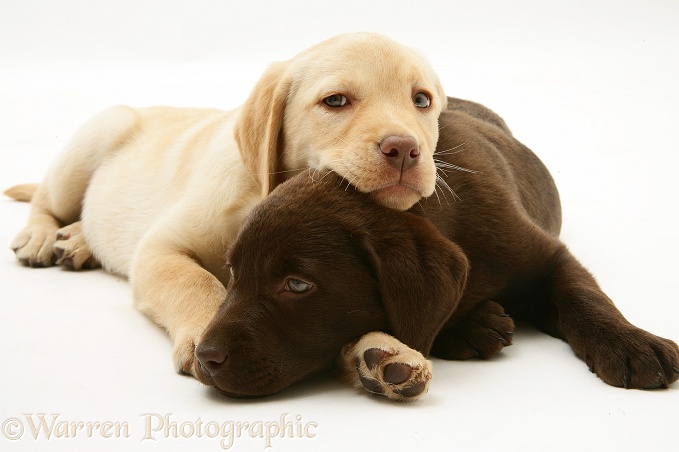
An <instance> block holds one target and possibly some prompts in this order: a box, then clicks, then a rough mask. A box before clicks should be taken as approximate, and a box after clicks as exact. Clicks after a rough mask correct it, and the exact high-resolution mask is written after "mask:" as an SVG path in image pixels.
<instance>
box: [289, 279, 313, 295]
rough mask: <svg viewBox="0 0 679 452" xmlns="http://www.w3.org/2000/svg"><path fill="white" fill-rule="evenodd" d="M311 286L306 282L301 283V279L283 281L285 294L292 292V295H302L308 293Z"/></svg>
mask: <svg viewBox="0 0 679 452" xmlns="http://www.w3.org/2000/svg"><path fill="white" fill-rule="evenodd" d="M312 287H313V286H312V285H311V284H309V283H308V282H306V281H302V280H301V279H294V278H289V279H288V280H287V281H285V291H286V292H292V293H297V294H300V293H304V292H308V291H309V290H311V288H312Z"/></svg>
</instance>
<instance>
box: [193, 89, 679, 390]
mask: <svg viewBox="0 0 679 452" xmlns="http://www.w3.org/2000/svg"><path fill="white" fill-rule="evenodd" d="M439 122H440V130H441V134H440V138H439V143H438V152H437V153H436V155H435V157H436V158H437V159H438V160H437V166H438V171H439V190H438V191H437V194H436V196H432V197H431V198H429V199H425V200H422V201H421V202H420V203H418V204H417V205H416V206H415V207H413V208H412V209H411V210H410V211H407V212H400V211H396V210H391V209H388V208H385V207H382V206H380V205H378V204H377V203H376V202H374V200H372V199H371V196H370V194H365V193H361V192H359V191H357V190H356V189H354V187H353V186H350V185H349V184H348V183H347V182H346V181H345V180H344V179H342V178H341V177H339V176H337V175H336V174H335V173H331V172H328V173H310V172H309V173H303V174H301V175H298V176H296V177H295V178H293V179H291V180H289V181H287V182H285V183H283V184H282V185H280V186H279V187H277V188H276V190H275V191H274V192H272V193H271V195H269V197H268V198H266V200H265V201H263V202H262V203H261V204H260V205H259V206H258V207H257V208H256V209H255V210H254V211H253V212H252V213H251V215H250V216H249V217H248V219H247V220H246V222H245V223H244V226H243V228H242V229H241V231H240V232H239V235H238V237H237V240H236V241H235V243H234V245H233V246H232V248H231V249H230V251H229V254H228V261H229V265H230V269H231V280H230V283H229V290H228V295H227V298H226V300H225V301H224V303H223V304H222V306H221V307H220V309H219V311H218V313H217V315H216V317H215V318H214V319H213V320H212V322H211V324H210V326H209V327H208V329H207V331H206V332H205V334H204V335H203V337H202V341H201V343H200V344H199V345H198V346H197V348H196V356H197V358H198V360H199V362H200V366H199V372H198V374H199V375H198V377H199V379H200V380H201V381H202V382H204V383H205V384H208V385H214V386H216V387H217V388H219V389H220V390H222V391H223V392H225V393H227V394H230V395H235V396H261V395H267V394H272V393H275V392H277V391H280V390H281V389H283V388H285V387H286V386H289V385H290V384H292V383H294V382H297V381H299V380H302V379H304V378H305V377H307V376H309V375H311V374H314V373H317V372H320V371H322V370H324V369H328V368H331V367H332V366H333V364H334V363H335V361H336V359H337V357H338V356H340V355H341V356H342V358H343V359H342V360H340V362H341V363H342V365H343V366H344V367H345V368H346V369H345V370H347V371H349V372H350V374H353V377H352V379H353V380H356V381H358V382H360V383H361V384H362V385H363V386H365V387H366V388H367V389H368V390H370V391H372V392H379V393H383V394H385V395H387V396H389V397H391V398H400V399H405V400H409V399H413V398H417V397H419V396H420V395H422V394H423V393H424V391H425V389H426V385H427V384H428V380H429V378H430V376H431V367H430V366H428V361H427V360H426V358H425V356H427V355H428V354H430V353H431V354H432V355H434V356H438V357H441V358H444V359H466V358H470V357H480V358H487V357H490V356H492V355H493V354H495V353H497V352H498V351H500V350H501V349H502V347H503V346H506V345H509V344H511V334H512V331H513V327H514V325H513V322H512V320H511V318H510V317H509V315H511V316H516V317H523V318H526V319H528V320H530V321H531V322H532V323H534V324H535V325H536V326H537V328H539V329H540V330H542V331H544V332H546V333H548V334H551V335H553V336H555V337H558V338H561V339H563V340H565V341H566V342H568V343H569V344H570V345H571V347H572V348H573V350H574V352H575V353H576V354H577V355H578V356H580V357H581V358H582V359H583V360H584V361H585V362H586V363H587V365H588V366H589V368H590V369H591V370H592V371H593V372H596V373H597V374H598V375H599V377H600V378H601V379H602V380H603V381H605V382H606V383H608V384H610V385H613V386H619V387H625V388H646V389H651V388H666V387H667V386H668V385H669V384H671V383H672V382H674V381H676V380H677V378H678V377H679V349H678V348H677V345H676V344H675V343H674V342H672V341H670V340H668V339H663V338H661V337H658V336H655V335H653V334H650V333H648V332H646V331H644V330H642V329H640V328H637V327H636V326H634V325H632V324H631V323H629V322H628V321H627V320H626V319H625V318H624V317H623V315H622V314H621V313H620V312H619V311H618V310H617V309H616V307H615V306H614V304H613V303H612V302H611V300H610V299H609V298H608V297H607V296H606V294H605V293H604V292H603V291H602V290H601V289H600V288H599V286H598V285H597V283H596V281H595V280H594V278H593V277H592V275H591V274H590V273H589V272H588V271H587V270H586V269H585V268H584V267H583V266H582V265H581V264H580V263H579V262H578V261H577V260H576V259H575V257H573V255H571V253H570V252H569V251H568V250H567V249H566V247H565V246H564V244H563V243H562V242H561V241H560V240H559V238H558V235H559V230H560V226H561V208H560V203H559V196H558V192H557V189H556V187H555V185H554V182H553V180H552V178H551V176H550V174H549V172H548V171H547V169H546V168H545V167H544V165H543V164H542V163H541V162H540V160H539V159H538V158H537V157H536V156H535V155H534V154H533V153H532V152H531V151H530V150H529V149H528V148H526V147H525V146H523V145H522V144H521V143H519V142H518V141H517V140H516V139H515V138H514V137H513V136H512V134H511V132H510V131H509V129H508V128H507V126H506V125H505V123H504V121H503V120H502V119H501V118H500V117H498V116H497V115H495V114H494V113H493V112H491V111H490V110H488V109H486V108H485V107H482V106H481V105H478V104H474V103H471V102H467V101H462V100H458V99H449V103H448V110H447V111H445V112H444V113H443V114H442V115H441V117H440V120H439ZM377 331H381V332H384V333H388V334H389V335H391V336H387V335H386V334H384V333H372V332H377ZM361 337H363V338H362V339H361V340H360V341H358V342H356V341H357V340H358V339H359V338H361ZM364 343H365V344H364ZM346 344H349V345H348V346H345V345H346ZM359 344H363V345H360V346H359ZM380 344H381V345H380ZM385 344H386V345H385Z"/></svg>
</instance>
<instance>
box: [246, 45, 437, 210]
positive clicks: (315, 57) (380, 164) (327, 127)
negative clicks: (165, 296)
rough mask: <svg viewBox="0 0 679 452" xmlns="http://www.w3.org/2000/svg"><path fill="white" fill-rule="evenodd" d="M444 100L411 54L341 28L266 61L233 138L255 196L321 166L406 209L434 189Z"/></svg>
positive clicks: (432, 76)
mask: <svg viewBox="0 0 679 452" xmlns="http://www.w3.org/2000/svg"><path fill="white" fill-rule="evenodd" d="M445 106H446V97H445V95H444V93H443V89H442V88H441V84H440V82H439V80H438V77H437V76H436V74H435V73H434V71H433V70H432V69H431V68H430V66H429V64H428V63H427V62H426V61H425V59H424V58H423V57H422V56H421V55H419V53H417V52H416V51H414V50H412V49H410V48H407V47H404V46H402V45H400V44H398V43H396V42H395V41H393V40H391V39H389V38H386V37H384V36H381V35H377V34H372V33H355V34H348V35H340V36H337V37H335V38H332V39H329V40H327V41H324V42H322V43H320V44H318V45H316V46H314V47H312V48H310V49H308V50H306V51H304V52H302V53H301V54H299V55H298V56H296V57H295V58H293V59H292V60H290V61H287V62H284V63H276V64H274V65H272V66H271V68H270V69H269V70H268V71H267V72H266V73H265V74H264V76H263V77H262V79H260V81H259V82H258V84H257V86H256V87H255V89H254V90H253V92H252V94H251V96H250V98H249V99H248V101H247V102H246V104H245V105H244V107H243V110H242V113H241V116H240V118H239V121H238V123H237V126H236V140H237V141H238V144H239V147H240V150H241V153H242V155H243V159H244V161H245V162H246V165H247V166H248V167H249V169H250V170H251V172H252V173H253V175H255V177H256V178H257V179H258V180H259V181H260V185H261V187H262V193H263V194H264V195H265V194H267V193H268V192H269V191H270V190H272V189H273V188H274V186H275V185H276V184H277V183H278V182H280V181H282V180H284V179H286V178H287V177H290V176H292V175H294V174H295V173H297V172H300V171H303V170H307V169H311V170H319V171H321V170H326V169H330V170H333V171H335V172H337V173H338V174H339V175H341V176H342V177H344V178H345V179H346V180H347V181H349V182H350V183H351V184H352V185H353V186H355V187H356V188H357V189H358V190H360V191H362V192H366V193H371V195H372V196H373V197H374V198H375V199H376V200H377V202H379V203H380V204H382V205H385V206H387V207H390V208H395V209H399V210H405V209H408V208H410V207H411V206H412V205H413V204H415V203H416V202H417V201H418V200H419V199H420V198H422V197H427V196H430V195H431V194H432V193H433V192H434V189H435V182H436V168H435V165H434V160H433V153H434V150H435V148H436V142H437V140H438V116H439V114H440V113H441V111H442V110H443V109H444V108H445ZM311 174H312V176H313V172H312V173H311Z"/></svg>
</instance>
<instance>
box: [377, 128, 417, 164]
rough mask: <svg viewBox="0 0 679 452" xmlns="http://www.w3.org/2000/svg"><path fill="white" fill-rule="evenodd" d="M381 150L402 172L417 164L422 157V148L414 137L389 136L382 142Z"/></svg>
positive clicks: (390, 162)
mask: <svg viewBox="0 0 679 452" xmlns="http://www.w3.org/2000/svg"><path fill="white" fill-rule="evenodd" d="M380 151H382V154H383V155H384V157H385V158H386V159H387V161H388V162H389V164H390V165H391V166H393V167H394V168H396V169H397V170H399V171H401V172H403V171H405V170H407V169H408V168H410V167H411V166H413V165H415V163H417V160H418V158H419V157H420V148H419V146H418V145H417V140H415V138H413V137H397V136H395V135H391V136H388V137H386V138H385V139H384V140H382V142H381V143H380Z"/></svg>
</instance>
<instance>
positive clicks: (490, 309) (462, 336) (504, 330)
mask: <svg viewBox="0 0 679 452" xmlns="http://www.w3.org/2000/svg"><path fill="white" fill-rule="evenodd" d="M513 335H514V321H513V320H512V318H511V317H510V316H509V315H507V314H505V311H504V309H503V308H502V306H500V305H499V304H498V303H496V302H494V301H492V300H484V301H482V302H480V303H479V304H477V305H476V306H474V308H473V309H472V310H470V311H469V312H468V313H467V314H466V315H465V316H464V317H462V318H460V319H459V320H458V321H457V322H456V323H455V325H454V326H453V327H452V328H450V329H448V330H446V331H443V332H442V333H441V334H440V335H439V337H438V338H437V339H436V342H435V343H434V348H433V349H432V354H433V355H435V356H439V357H441V358H444V359H470V358H481V359H488V358H491V357H493V356H494V355H496V354H497V353H499V352H500V351H501V350H502V349H503V348H504V347H508V346H510V345H512V338H513Z"/></svg>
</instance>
